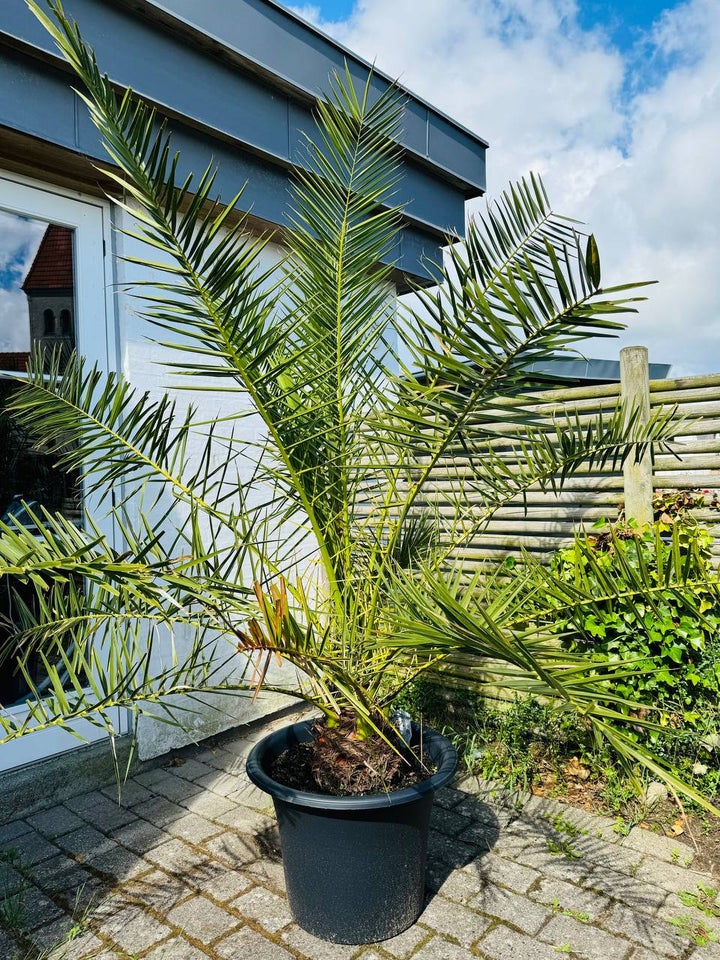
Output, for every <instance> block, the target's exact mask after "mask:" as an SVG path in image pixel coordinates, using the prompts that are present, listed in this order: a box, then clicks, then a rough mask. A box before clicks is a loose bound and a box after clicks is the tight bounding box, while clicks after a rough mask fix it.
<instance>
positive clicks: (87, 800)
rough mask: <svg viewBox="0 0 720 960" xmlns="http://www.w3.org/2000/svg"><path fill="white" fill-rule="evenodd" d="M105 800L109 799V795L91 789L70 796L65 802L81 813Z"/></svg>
mask: <svg viewBox="0 0 720 960" xmlns="http://www.w3.org/2000/svg"><path fill="white" fill-rule="evenodd" d="M104 800H107V797H106V796H105V795H104V794H103V793H101V792H100V791H99V790H90V791H89V792H88V793H80V794H78V795H77V796H76V797H70V798H69V799H68V800H65V801H64V803H65V806H66V807H69V808H70V810H74V811H75V813H80V812H81V811H83V810H88V809H89V808H90V807H94V806H95V804H96V803H102V802H103V801H104Z"/></svg>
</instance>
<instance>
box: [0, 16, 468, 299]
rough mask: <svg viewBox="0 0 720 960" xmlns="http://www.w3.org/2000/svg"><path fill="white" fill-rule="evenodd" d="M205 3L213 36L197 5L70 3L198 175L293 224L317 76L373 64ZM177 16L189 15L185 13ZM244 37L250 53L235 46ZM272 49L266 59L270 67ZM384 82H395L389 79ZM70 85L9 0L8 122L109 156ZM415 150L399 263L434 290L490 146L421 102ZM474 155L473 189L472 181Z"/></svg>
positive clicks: (2, 45) (103, 56)
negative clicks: (227, 22)
mask: <svg viewBox="0 0 720 960" xmlns="http://www.w3.org/2000/svg"><path fill="white" fill-rule="evenodd" d="M195 5H196V6H197V7H198V8H199V9H200V10H201V11H202V8H203V7H204V8H207V9H205V10H204V11H203V13H202V19H203V23H204V29H205V30H206V31H207V32H203V29H202V28H201V27H200V26H198V25H191V24H189V23H188V22H186V21H184V20H180V19H178V18H177V16H176V15H177V14H179V13H181V12H182V10H183V9H185V3H184V0H164V3H163V4H162V5H161V4H159V3H155V2H149V0H132V2H131V0H66V2H65V8H66V10H67V11H68V12H69V13H70V14H71V15H73V16H75V17H76V18H77V20H78V22H79V23H80V24H81V26H82V29H83V33H84V35H85V36H86V38H87V39H88V41H89V42H90V43H91V44H92V45H93V46H94V48H95V49H96V51H97V54H98V59H99V61H100V63H101V64H102V66H103V68H104V69H106V70H107V71H108V73H109V74H110V76H111V77H112V79H113V80H115V81H116V82H117V83H118V84H119V85H121V86H125V85H132V86H133V87H134V89H136V90H137V91H138V92H139V93H141V94H142V95H143V96H145V97H147V99H149V100H151V101H152V102H154V103H155V104H157V105H158V107H159V109H160V111H161V112H162V113H164V114H165V115H167V116H168V117H170V118H171V120H172V122H173V126H174V128H175V134H176V136H175V139H176V143H177V146H178V149H179V150H180V151H181V152H182V154H183V159H184V161H185V163H186V164H187V167H188V168H191V169H195V170H198V169H200V168H202V167H203V166H205V165H206V164H207V162H208V161H209V160H210V159H211V158H214V159H215V161H216V162H217V163H218V165H219V167H220V174H219V179H218V189H219V192H220V193H221V195H222V196H223V197H226V198H227V199H229V198H230V197H232V196H233V195H234V194H235V193H236V192H237V189H238V187H239V185H241V184H242V183H243V182H245V181H246V180H247V181H248V188H247V190H246V193H245V195H244V198H243V205H244V206H245V207H246V208H247V209H250V210H251V212H252V213H253V214H254V215H255V216H257V217H258V218H259V219H261V220H264V221H266V222H269V223H277V224H280V225H282V211H283V209H284V207H285V201H286V197H287V184H288V175H289V171H290V170H291V169H292V166H293V163H294V162H296V160H297V150H298V144H299V141H300V131H301V130H303V129H310V127H311V119H310V107H311V102H312V95H311V93H310V89H309V86H308V84H312V83H315V80H317V84H316V89H317V90H318V91H319V90H321V89H322V86H323V78H326V77H327V74H328V73H329V71H330V70H331V69H333V68H336V67H338V66H339V67H342V65H343V62H344V61H345V60H347V62H348V65H349V68H350V69H351V72H352V73H353V75H354V76H357V77H358V80H363V78H362V76H361V74H362V70H363V69H364V71H365V78H366V77H367V71H368V69H369V68H368V66H367V65H366V64H365V65H363V63H362V61H360V60H358V59H357V58H352V57H351V55H350V54H348V53H347V52H346V51H344V50H343V49H342V48H341V47H339V46H338V45H336V44H333V43H332V42H331V41H330V40H329V39H328V38H326V37H324V36H323V35H322V34H321V33H319V32H317V31H313V30H312V29H311V28H310V27H308V26H307V25H306V24H304V23H303V22H302V21H301V20H299V19H298V18H296V17H293V16H292V15H290V14H289V13H287V12H286V11H284V10H282V9H281V8H280V7H278V6H277V5H275V4H274V3H270V2H268V0H233V2H232V4H230V3H228V2H227V0H215V2H213V3H205V4H195ZM171 6H172V7H174V8H176V9H175V11H174V13H172V14H171V12H170V10H169V9H168V8H170V7H171ZM190 6H191V5H188V7H190ZM223 9H224V10H225V11H226V12H227V11H228V10H232V12H233V13H234V15H235V19H232V18H231V19H232V22H233V24H234V26H233V29H232V30H231V29H230V27H228V35H229V38H230V39H229V40H228V41H226V42H225V41H223V42H221V41H219V40H218V39H217V38H216V37H213V35H212V29H213V27H214V26H215V27H217V26H219V24H217V23H216V22H215V20H216V18H217V16H218V13H219V11H222V10H223ZM185 12H187V11H185ZM196 19H200V15H198V17H197V18H196ZM241 34H242V35H244V36H245V38H246V43H245V46H246V47H247V50H246V51H245V52H242V51H239V50H238V49H236V47H237V46H238V45H239V44H240V39H241V37H240V35H241ZM263 49H264V50H265V53H266V61H264V62H262V63H261V62H260V59H259V57H260V54H261V53H262V51H263ZM286 50H287V52H286ZM303 50H304V51H305V53H304V54H302V51H303ZM271 54H274V56H275V57H276V58H278V57H281V58H282V57H284V58H285V59H286V60H287V64H286V69H285V71H284V72H283V71H282V70H281V68H280V66H277V65H275V66H273V63H274V62H273V60H272V56H271ZM301 54H302V55H301ZM276 66H277V70H278V72H277V73H274V72H273V70H274V69H275V67H276ZM311 68H312V69H311ZM293 74H294V77H295V79H294V80H293V79H292V76H291V75H293ZM363 82H364V80H363ZM373 82H374V83H375V84H387V83H388V82H389V81H388V79H387V78H385V77H381V76H380V75H376V76H375V77H374V80H373ZM70 83H71V79H70V77H69V74H68V73H67V71H66V69H65V68H64V65H63V64H62V63H61V62H60V61H59V59H58V58H57V56H56V54H55V52H54V48H53V45H52V41H51V40H50V38H49V37H48V36H47V34H46V33H45V31H44V30H43V28H42V26H41V25H40V24H39V23H38V22H37V21H36V20H35V18H34V17H33V16H32V15H31V14H30V12H29V11H28V9H27V7H26V6H25V3H24V0H5V2H4V3H3V4H2V5H0V126H5V127H8V128H10V129H12V130H16V131H20V132H23V133H27V134H30V135H33V136H36V137H39V138H42V139H45V140H47V141H49V142H52V143H55V144H57V145H60V146H64V147H67V148H68V149H70V150H74V151H76V152H80V153H83V154H86V155H87V156H89V157H91V158H99V159H103V158H104V155H103V152H102V150H101V148H100V145H99V143H98V137H97V133H96V132H95V130H94V128H93V127H92V125H91V124H90V123H89V120H88V119H87V117H86V114H85V110H84V107H82V106H81V105H80V107H78V104H77V102H76V98H75V97H74V95H73V94H72V93H71V90H70ZM293 84H294V85H293ZM421 129H424V131H425V132H424V134H422V135H421V133H420V130H421ZM423 137H424V139H425V153H424V155H421V151H420V148H421V146H422V144H421V143H420V140H422V139H423ZM405 141H406V142H405V143H404V146H405V148H406V150H405V161H404V168H405V169H404V173H405V175H404V178H403V182H402V186H401V193H400V195H399V197H398V199H399V200H400V201H404V202H405V203H406V204H407V206H406V223H407V229H406V231H405V236H404V237H403V240H402V249H401V250H399V251H398V258H399V262H398V266H399V268H400V269H401V270H402V271H404V272H405V273H407V274H408V275H409V276H410V277H413V278H416V279H418V280H423V279H427V278H428V276H429V275H430V271H429V269H428V267H429V263H438V262H439V260H440V246H441V244H442V239H443V237H444V235H445V234H446V233H447V232H452V233H455V234H459V235H462V234H463V233H464V216H465V214H464V203H465V200H466V198H467V197H470V196H477V195H478V194H479V193H481V192H482V189H483V187H484V169H485V167H484V164H485V147H486V145H485V143H484V141H482V140H480V139H479V138H473V137H472V135H471V134H469V133H468V132H467V131H464V130H463V128H461V127H459V126H457V125H453V124H452V122H451V121H449V120H448V119H447V118H446V117H444V116H443V115H442V114H440V113H438V112H437V111H434V112H433V111H431V108H430V107H429V106H428V105H426V104H424V103H423V102H422V101H420V100H418V99H417V98H412V97H411V98H410V100H409V103H408V112H407V122H406V132H405ZM453 143H455V147H453ZM416 147H417V150H416V149H415V148H416ZM473 157H474V174H473V178H472V180H471V179H469V178H468V177H466V176H465V175H464V174H462V172H461V171H462V169H463V167H464V166H468V167H469V166H470V165H471V160H472V159H473ZM453 168H454V169H453ZM426 260H427V261H428V262H427V263H426V262H425V261H426Z"/></svg>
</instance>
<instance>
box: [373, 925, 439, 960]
mask: <svg viewBox="0 0 720 960" xmlns="http://www.w3.org/2000/svg"><path fill="white" fill-rule="evenodd" d="M429 936H430V934H429V932H428V931H427V930H423V928H422V927H421V926H419V925H418V924H417V923H415V924H413V926H412V927H409V928H408V929H407V930H405V931H403V933H399V934H398V935H397V936H396V937H391V938H390V939H389V940H383V942H382V944H381V946H382V948H383V950H384V951H385V953H389V954H391V955H392V956H393V957H398V958H400V960H405V957H409V956H410V954H411V953H412V952H413V950H415V949H416V948H417V947H418V946H419V945H420V944H421V943H422V942H423V940H427V938H428V937H429Z"/></svg>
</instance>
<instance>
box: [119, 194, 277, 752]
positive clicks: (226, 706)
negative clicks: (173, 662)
mask: <svg viewBox="0 0 720 960" xmlns="http://www.w3.org/2000/svg"><path fill="white" fill-rule="evenodd" d="M116 215H117V219H118V226H119V227H121V228H123V229H129V228H132V223H131V222H130V219H131V218H130V217H129V216H128V214H127V213H125V212H124V211H120V210H118V211H116ZM115 245H116V249H115V255H116V274H117V281H118V283H119V284H120V286H119V287H118V291H119V292H118V301H117V306H118V311H117V312H118V317H117V323H118V330H117V333H118V341H119V357H120V364H121V371H122V373H123V374H124V376H125V377H127V378H128V379H129V380H130V381H131V382H132V383H133V384H134V385H136V386H137V387H138V388H141V389H143V390H148V391H150V393H151V396H152V397H153V398H157V397H160V396H161V395H162V394H163V393H164V392H165V391H166V390H167V389H168V388H170V389H171V390H172V391H173V393H174V395H175V396H176V397H177V399H178V403H179V405H180V406H183V405H186V404H189V403H193V404H196V405H197V406H198V408H199V410H200V411H201V416H202V417H203V418H207V419H211V418H213V417H217V418H220V417H225V416H229V415H232V414H234V413H236V412H238V411H239V410H245V411H247V409H248V406H247V400H246V398H244V397H243V396H242V395H241V394H231V393H221V392H204V391H202V390H199V389H198V390H193V391H187V390H182V391H176V390H173V387H174V386H175V385H176V384H177V383H179V382H181V380H180V378H179V377H178V376H177V375H174V374H173V373H172V372H171V371H169V370H167V369H166V368H165V367H164V366H163V361H166V360H168V359H172V360H173V361H175V362H177V361H178V360H179V359H180V357H181V355H180V354H179V353H177V352H175V351H171V350H169V349H168V348H164V347H162V346H159V345H158V344H155V343H153V342H151V338H153V337H162V336H163V332H162V331H159V330H158V329H157V328H154V327H153V326H152V324H151V323H149V322H148V321H146V320H143V319H142V318H141V317H139V316H138V312H137V311H138V310H139V309H140V308H141V304H140V303H139V302H138V301H137V300H135V299H134V298H133V297H132V296H131V293H130V291H131V289H132V286H133V284H136V283H137V282H138V281H140V280H147V279H151V278H152V275H151V272H150V271H147V270H143V268H141V267H139V266H138V265H136V264H132V263H127V262H124V261H123V260H122V258H123V257H143V256H146V257H148V258H151V259H157V257H158V252H157V251H155V250H150V249H149V248H147V247H144V246H143V244H142V243H141V242H140V241H138V240H136V239H134V238H131V237H128V236H127V235H125V234H122V233H116V235H115ZM281 257H282V250H281V248H280V247H279V246H277V245H275V244H269V245H268V246H267V247H266V248H265V250H264V252H263V255H262V266H263V267H272V266H274V265H275V264H277V263H278V262H279V261H280V259H281ZM168 339H169V338H168ZM204 379H205V378H204ZM184 382H185V383H187V382H188V381H187V378H185V380H184ZM193 382H194V383H195V382H197V383H198V386H202V385H205V384H204V383H203V381H200V380H198V381H193ZM205 383H206V384H207V385H210V386H212V385H213V381H212V380H211V379H210V378H207V379H205ZM240 431H241V434H240V435H241V436H245V437H247V438H248V439H249V440H251V441H252V440H257V439H258V438H259V437H260V436H261V435H262V423H261V421H260V418H259V417H257V416H252V417H249V418H247V419H244V420H243V421H242V422H241V426H240ZM200 449H201V442H200V440H199V438H198V440H197V441H196V443H195V445H194V452H195V453H196V454H197V453H199V451H200ZM189 452H190V455H191V456H192V454H193V444H192V441H191V442H190V444H189ZM221 455H222V454H221V452H220V451H219V452H218V456H221ZM251 472H252V463H251V462H249V461H248V462H247V464H246V466H245V467H244V468H243V470H242V475H244V476H245V477H246V478H248V477H249V475H250V474H251ZM256 493H257V497H258V498H260V497H261V496H262V491H257V492H256ZM173 640H174V643H175V646H176V649H177V652H178V654H179V655H180V656H181V657H182V654H183V651H184V650H187V649H188V647H189V643H190V638H189V637H188V636H187V635H186V636H183V635H182V634H178V635H176V636H175V637H174V638H173ZM218 642H219V650H220V656H219V659H220V660H222V661H224V660H226V659H228V658H230V661H231V662H230V663H229V664H228V665H227V667H226V668H225V669H224V670H223V673H222V675H224V676H233V675H239V673H240V672H241V671H242V669H243V667H244V660H243V658H242V656H241V655H240V654H237V653H235V654H234V656H233V652H234V650H235V644H234V643H233V642H232V641H231V640H230V639H222V638H221V639H220V640H219V641H218ZM170 656H171V640H170V637H169V636H166V637H164V638H163V639H162V641H161V643H160V648H159V650H158V654H157V656H156V657H155V663H156V665H158V666H159V665H160V663H161V662H162V661H163V660H166V659H167V658H169V657H170ZM235 665H236V666H235ZM294 678H295V670H294V668H293V667H291V666H290V665H289V664H285V665H283V667H282V668H280V667H278V666H277V665H275V664H274V665H273V667H272V668H271V670H270V673H269V675H268V683H270V684H273V683H277V684H280V685H283V686H289V685H292V684H293V681H294ZM292 702H294V700H293V698H289V697H285V696H282V695H280V694H273V693H265V694H262V695H261V696H260V697H259V698H258V699H257V700H256V701H255V702H253V700H252V695H251V694H237V695H232V696H227V695H213V696H205V697H203V698H202V702H201V703H198V702H196V701H194V700H189V699H188V698H186V697H185V698H176V699H175V700H174V702H173V705H174V706H175V707H176V708H177V707H186V708H191V710H192V712H189V713H188V712H185V711H184V710H177V709H176V710H175V716H176V717H177V718H178V719H179V720H181V722H182V723H183V726H184V729H181V728H178V727H175V726H170V725H168V724H167V723H164V722H161V721H158V720H154V719H152V718H151V717H148V716H143V717H142V718H141V719H140V721H139V727H138V741H139V743H138V749H139V755H140V757H141V759H147V758H150V757H154V756H157V755H159V754H162V753H165V752H166V751H167V750H169V749H171V748H174V747H178V746H181V745H183V744H186V743H188V742H194V741H196V740H199V739H203V738H205V737H207V736H210V735H212V734H215V733H218V732H219V731H221V730H225V729H227V728H229V727H232V726H234V725H236V724H238V723H245V722H249V721H250V720H255V719H257V718H259V717H261V716H263V715H266V714H267V713H271V712H273V711H275V710H278V709H280V708H282V707H284V706H286V705H288V704H290V703H292ZM157 712H158V714H160V711H159V710H158V711H157Z"/></svg>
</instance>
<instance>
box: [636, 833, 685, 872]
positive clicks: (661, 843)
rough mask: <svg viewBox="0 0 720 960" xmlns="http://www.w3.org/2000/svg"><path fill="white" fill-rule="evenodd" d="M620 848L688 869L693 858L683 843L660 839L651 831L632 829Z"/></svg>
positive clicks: (665, 838)
mask: <svg viewBox="0 0 720 960" xmlns="http://www.w3.org/2000/svg"><path fill="white" fill-rule="evenodd" d="M621 843H622V846H624V847H625V846H627V847H633V849H635V850H639V851H640V852H641V853H643V854H647V855H648V856H651V857H656V858H657V859H658V860H664V861H665V862H666V863H672V864H677V865H678V866H680V867H688V866H690V864H691V863H692V861H693V859H694V857H695V851H694V850H693V849H692V847H688V846H687V845H686V844H684V843H678V842H677V840H671V839H670V838H669V837H661V836H659V835H658V834H657V833H653V832H652V831H651V830H643V829H642V828H641V827H633V828H632V830H631V831H630V833H629V834H628V835H627V836H626V837H624V838H623V840H622V841H621Z"/></svg>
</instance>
